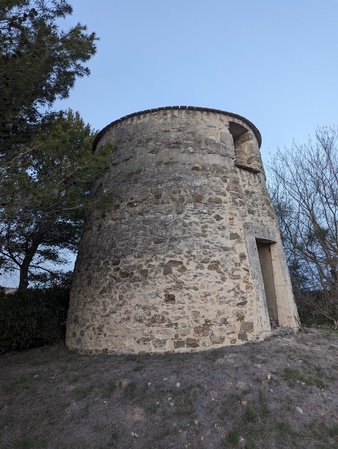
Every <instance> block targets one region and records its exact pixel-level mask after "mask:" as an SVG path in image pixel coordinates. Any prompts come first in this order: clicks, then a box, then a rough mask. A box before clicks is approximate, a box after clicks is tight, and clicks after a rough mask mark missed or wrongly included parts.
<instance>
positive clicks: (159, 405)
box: [0, 330, 338, 449]
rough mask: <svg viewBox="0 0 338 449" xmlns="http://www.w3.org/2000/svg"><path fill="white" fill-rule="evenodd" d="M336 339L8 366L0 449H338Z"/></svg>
mask: <svg viewBox="0 0 338 449" xmlns="http://www.w3.org/2000/svg"><path fill="white" fill-rule="evenodd" d="M337 389H338V333H337V332H323V331H318V330H316V331H315V330H312V331H310V332H309V333H304V334H299V335H297V336H285V337H275V338H272V339H271V340H269V341H265V342H262V343H255V344H247V345H244V346H240V347H228V348H224V349H217V350H214V351H208V352H204V353H196V354H184V355H183V354H182V355H173V354H168V355H161V356H160V355H154V356H103V355H101V356H81V355H77V354H72V353H69V352H67V350H66V349H65V348H64V347H63V346H62V345H56V346H49V347H44V348H39V349H32V350H28V351H23V352H20V353H11V354H4V355H1V356H0V447H1V449H7V448H8V449H47V448H50V449H54V448H55V449H56V448H57V449H74V448H81V449H87V448H88V449H108V448H118V449H125V448H133V449H136V448H142V449H162V448H163V449H167V448H177V449H178V448H180V449H181V448H191V449H204V448H205V449H219V448H230V449H231V448H244V449H245V448H246V449H274V448H276V449H279V448H280V449H282V448H283V449H286V448H290V449H291V448H292V449H297V448H306V449H312V448H313V449H331V448H332V449H337V447H338V415H337V408H338V397H337V393H336V392H337Z"/></svg>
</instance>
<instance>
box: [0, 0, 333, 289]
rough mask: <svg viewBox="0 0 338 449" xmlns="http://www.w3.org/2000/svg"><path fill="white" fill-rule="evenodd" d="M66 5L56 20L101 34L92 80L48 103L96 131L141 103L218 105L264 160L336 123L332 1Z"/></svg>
mask: <svg viewBox="0 0 338 449" xmlns="http://www.w3.org/2000/svg"><path fill="white" fill-rule="evenodd" d="M69 2H70V4H71V5H72V6H73V9H74V11H73V15H72V17H71V18H69V19H68V20H67V21H64V26H65V27H69V26H71V25H72V24H74V23H77V22H81V23H82V24H84V25H87V26H88V30H89V31H90V32H91V31H95V32H96V34H97V36H98V37H99V38H100V40H99V41H98V43H97V54H96V55H95V57H94V58H93V59H92V60H91V61H90V63H89V67H90V70H91V75H90V77H89V78H83V79H80V80H78V81H77V83H76V85H75V88H74V89H73V90H72V91H71V94H70V97H69V99H67V100H65V101H62V102H58V103H57V104H56V105H55V107H56V108H57V109H66V108H71V109H73V110H76V111H79V112H80V114H81V115H82V117H83V118H84V120H85V121H86V122H87V123H90V124H91V125H92V127H93V128H95V129H97V130H100V129H101V128H103V127H104V126H106V125H107V124H108V123H110V122H112V121H113V120H116V119H118V118H120V117H122V116H124V115H127V114H130V113H132V112H137V111H141V110H144V109H149V108H156V107H160V106H177V105H178V106H180V105H184V106H187V105H188V106H203V107H209V108H217V109H222V110H225V111H230V112H234V113H236V114H240V115H243V116H244V117H246V118H247V119H249V120H250V121H252V122H253V123H254V124H255V125H256V126H257V128H258V129H259V130H260V132H261V134H262V137H263V144H262V148H261V152H262V156H263V160H264V162H267V161H268V160H269V154H270V153H271V154H272V153H273V152H274V151H275V150H276V148H277V147H281V148H283V147H284V146H286V147H288V146H290V145H291V143H292V140H293V139H295V140H297V141H300V142H303V141H305V140H307V138H308V136H309V135H310V134H312V133H313V131H314V130H315V128H316V127H317V126H318V125H333V124H338V0H321V1H320V2H319V1H314V0H96V1H95V0H69ZM0 281H1V279H0ZM6 284H7V285H15V284H16V281H14V280H12V279H7V280H6Z"/></svg>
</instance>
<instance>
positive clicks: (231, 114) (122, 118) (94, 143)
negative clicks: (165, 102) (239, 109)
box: [93, 106, 262, 151]
mask: <svg viewBox="0 0 338 449" xmlns="http://www.w3.org/2000/svg"><path fill="white" fill-rule="evenodd" d="M171 109H174V110H189V111H202V112H213V113H216V114H223V115H227V116H229V117H233V118H236V119H239V120H241V121H242V122H244V123H246V124H247V125H248V126H249V128H250V129H251V130H252V132H253V133H254V135H255V137H256V139H257V141H258V146H259V147H261V144H262V136H261V133H260V132H259V131H258V129H257V128H256V126H255V125H254V124H253V123H252V122H250V121H249V120H247V119H246V118H245V117H242V116H241V115H238V114H234V113H233V112H227V111H222V110H221V109H212V108H202V107H199V106H164V107H160V108H153V109H145V110H144V111H139V112H133V113H132V114H128V115H125V116H124V117H121V118H119V119H117V120H114V121H113V122H111V123H109V125H107V126H105V127H104V128H102V129H101V131H99V132H98V133H97V135H96V137H95V139H94V142H93V151H95V150H96V147H97V144H98V143H99V141H100V139H101V138H102V136H103V135H104V134H105V133H106V132H107V131H108V129H109V128H111V127H112V126H114V125H115V124H117V123H120V122H122V121H124V120H127V119H129V118H132V117H137V116H139V115H144V114H149V113H152V112H157V111H163V110H166V111H167V110H171Z"/></svg>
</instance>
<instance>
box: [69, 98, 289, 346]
mask: <svg viewBox="0 0 338 449" xmlns="http://www.w3.org/2000/svg"><path fill="white" fill-rule="evenodd" d="M107 142H112V143H113V144H114V145H115V149H114V150H113V153H112V158H111V168H110V171H109V172H108V173H107V174H106V175H105V177H104V179H103V180H102V181H100V182H99V183H98V184H97V185H96V187H95V189H94V192H93V194H94V195H95V196H96V197H97V199H98V203H99V200H100V198H101V197H102V196H103V195H107V194H109V193H114V199H113V200H112V201H111V204H110V205H109V206H108V207H104V208H103V207H99V206H98V207H97V208H96V209H95V210H94V211H93V212H92V213H91V215H90V216H89V217H88V219H87V222H86V225H85V228H84V233H83V236H82V240H81V243H80V247H79V254H78V258H77V261H76V265H75V272H74V279H73V284H72V289H71V300H70V308H69V315H68V324H67V346H68V347H69V348H70V349H72V350H78V351H80V352H82V353H93V352H108V353H140V352H166V351H176V352H184V351H187V352H188V351H190V352H191V351H200V350H205V349H209V348H215V347H220V346H225V345H230V344H240V343H243V342H246V341H253V340H260V339H263V338H264V337H266V336H268V335H270V334H271V332H272V331H273V330H274V329H275V328H291V329H294V330H296V329H297V327H298V325H297V320H298V315H297V310H296V306H295V303H294V299H293V294H292V289H291V283H290V278H289V273H288V269H287V265H286V261H285V256H284V251H283V246H282V243H281V238H280V233H279V229H278V224H277V220H276V216H275V212H274V209H273V207H272V204H271V201H270V198H269V195H268V192H267V189H266V185H265V176H264V171H263V167H262V161H261V157H260V151H259V147H260V144H261V136H260V133H259V131H258V130H257V128H256V127H255V126H254V125H253V124H252V123H250V122H249V121H248V120H246V119H245V118H243V117H241V116H239V115H236V114H232V113H229V112H224V111H219V110H214V109H207V108H197V107H164V108H159V109H151V110H147V111H142V112H137V113H135V114H131V115H128V116H126V117H123V118H121V119H119V120H117V121H115V122H113V123H111V124H110V125H108V126H107V127H106V128H104V129H103V130H102V131H101V132H100V133H99V134H98V136H97V138H96V141H95V143H94V147H95V148H94V149H95V151H100V147H101V146H102V145H104V144H105V143H107Z"/></svg>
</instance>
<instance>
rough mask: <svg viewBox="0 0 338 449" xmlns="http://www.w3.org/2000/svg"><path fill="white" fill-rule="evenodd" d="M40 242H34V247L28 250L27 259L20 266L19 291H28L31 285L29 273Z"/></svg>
mask: <svg viewBox="0 0 338 449" xmlns="http://www.w3.org/2000/svg"><path fill="white" fill-rule="evenodd" d="M39 244H40V242H37V241H34V240H33V242H32V245H31V246H30V247H29V248H28V249H27V250H26V252H25V257H24V259H23V261H22V264H21V265H20V281H19V290H27V288H28V285H29V280H28V273H29V267H30V264H31V262H32V260H33V257H34V256H35V253H36V251H37V249H38V247H39Z"/></svg>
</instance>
